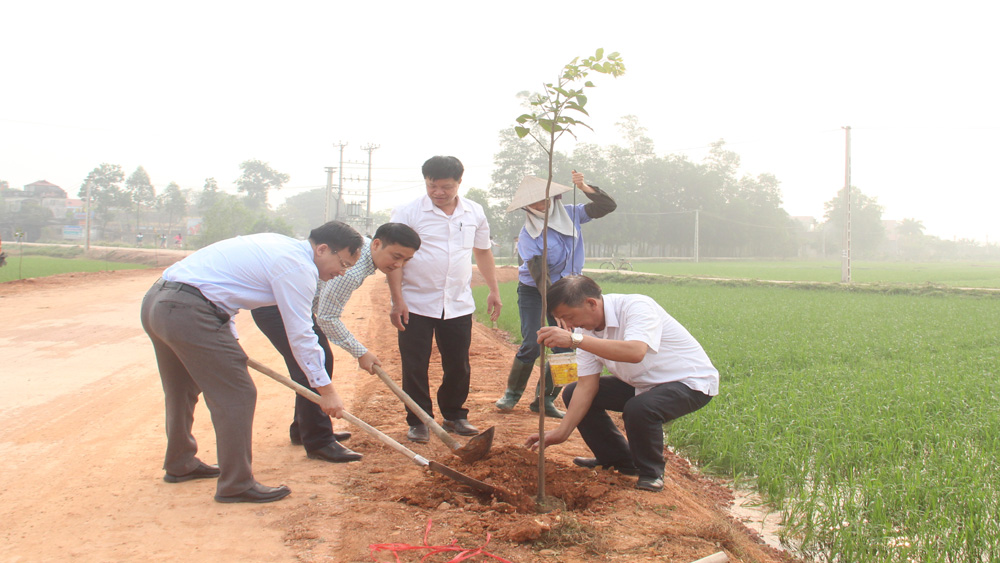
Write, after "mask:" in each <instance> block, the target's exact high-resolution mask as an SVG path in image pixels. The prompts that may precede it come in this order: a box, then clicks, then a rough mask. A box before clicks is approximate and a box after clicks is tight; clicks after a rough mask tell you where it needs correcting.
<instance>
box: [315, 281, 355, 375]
mask: <svg viewBox="0 0 1000 563" xmlns="http://www.w3.org/2000/svg"><path fill="white" fill-rule="evenodd" d="M353 270H354V268H351V270H348V273H347V274H344V275H343V276H340V277H337V278H334V279H332V280H330V281H328V282H326V283H325V284H321V287H320V289H319V292H318V294H317V302H316V307H315V309H316V324H318V325H319V328H320V329H321V330H322V331H323V333H324V334H326V337H327V338H329V339H330V342H332V343H333V344H335V345H337V346H339V347H341V348H343V349H344V350H346V351H347V352H348V353H349V354H351V356H354V358H355V359H357V358H360V357H361V356H364V355H365V354H366V353H368V349H367V348H365V347H364V345H363V344H361V343H360V342H358V339H357V338H355V337H354V335H353V334H351V331H349V330H347V326H346V325H345V324H344V321H343V320H341V318H340V317H341V315H342V314H343V312H344V305H345V304H346V303H347V300H348V299H350V298H351V294H352V293H353V292H354V290H355V289H356V288H357V287H359V286H360V285H361V281H362V280H361V279H355V278H357V277H360V276H362V275H363V273H360V272H359V273H355V272H353Z"/></svg>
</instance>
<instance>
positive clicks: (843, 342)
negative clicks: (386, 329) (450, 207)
mask: <svg viewBox="0 0 1000 563" xmlns="http://www.w3.org/2000/svg"><path fill="white" fill-rule="evenodd" d="M599 283H601V285H602V287H603V288H604V290H605V292H607V293H642V294H646V295H649V296H651V297H653V298H654V299H655V300H656V301H657V302H659V303H660V304H662V305H663V306H664V308H665V309H666V310H667V311H668V312H669V313H670V314H671V315H673V316H674V317H675V318H676V319H677V320H679V321H680V322H681V323H682V324H683V325H684V326H686V327H687V328H688V329H689V330H690V331H691V333H692V334H693V335H694V336H695V337H696V338H697V339H698V340H699V341H700V342H701V343H702V345H703V346H704V347H705V349H706V350H707V352H708V355H709V357H710V358H711V359H712V361H713V363H715V365H716V366H717V367H718V368H719V371H720V372H721V374H722V376H721V379H722V382H721V393H720V395H719V396H718V397H716V398H715V399H713V401H712V402H711V403H710V404H709V405H708V406H707V407H706V408H705V409H702V410H701V411H699V412H697V413H695V414H693V415H691V416H687V417H684V418H682V419H680V420H678V421H676V422H675V423H674V424H673V425H672V426H671V427H670V429H669V442H670V443H671V444H673V445H674V446H675V447H677V448H679V449H680V450H681V451H683V452H684V453H685V454H686V455H688V456H689V457H691V458H692V459H695V460H697V461H698V462H699V463H700V464H701V466H702V467H703V468H704V469H705V470H707V471H709V472H715V473H718V474H725V475H729V476H735V477H737V478H738V479H742V480H745V481H747V482H748V483H749V484H751V485H754V486H755V488H756V489H757V490H758V491H759V492H761V493H762V494H763V495H764V496H765V498H766V499H767V500H768V501H769V502H770V503H773V504H774V505H775V506H776V507H778V509H779V510H781V511H783V512H785V513H786V515H787V521H788V527H787V528H786V531H787V533H789V534H794V535H795V536H797V537H799V538H800V539H801V540H802V541H803V542H804V543H803V546H804V548H805V549H806V550H808V551H809V552H810V553H811V554H815V555H818V556H820V557H821V558H825V560H827V561H841V562H847V561H866V562H867V561H875V562H883V561H884V562H895V561H926V562H934V561H942V562H944V561H949V562H954V561H996V560H1000V536H998V534H997V533H996V530H998V529H1000V481H998V480H997V478H996V475H997V474H1000V414H998V409H997V405H998V403H1000V377H998V376H1000V373H998V371H1000V367H998V366H1000V361H998V353H997V350H1000V331H998V330H997V328H996V327H998V326H1000V298H997V296H996V292H993V293H991V294H987V293H985V292H984V293H982V294H976V293H974V292H973V293H969V292H959V291H956V290H954V289H952V288H950V287H947V286H941V287H939V286H931V285H927V286H909V285H902V286H894V285H892V284H884V283H883V284H875V285H873V286H872V287H871V288H868V289H864V290H859V289H857V288H854V287H853V286H850V287H848V286H841V285H839V284H836V285H833V286H829V285H823V284H815V285H812V284H806V285H805V286H804V287H800V286H787V285H785V286H782V285H775V284H763V283H755V282H752V281H739V282H718V283H709V282H701V281H696V280H691V279H685V280H677V279H673V280H670V279H666V280H665V279H663V278H655V277H654V278H651V279H641V280H640V279H637V278H633V277H627V276H612V275H609V276H601V277H599ZM509 285H511V286H513V285H514V284H509ZM507 291H511V290H510V288H506V287H505V288H503V289H502V293H501V295H502V298H503V299H504V303H505V305H506V306H505V309H515V308H516V296H514V297H513V298H510V300H508V297H507V293H505V292H507ZM481 299H482V298H481ZM501 326H503V324H502V325H501Z"/></svg>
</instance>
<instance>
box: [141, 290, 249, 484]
mask: <svg viewBox="0 0 1000 563" xmlns="http://www.w3.org/2000/svg"><path fill="white" fill-rule="evenodd" d="M163 284H164V282H163V280H158V281H157V282H156V283H154V284H153V287H151V288H150V289H149V291H148V292H146V296H145V297H144V298H143V300H142V309H141V312H140V319H141V321H142V328H143V330H145V331H146V334H148V335H149V339H150V341H152V343H153V351H154V352H155V353H156V364H157V367H158V368H159V370H160V381H161V383H162V384H163V396H164V403H165V407H166V431H167V453H166V456H165V457H164V461H163V468H164V469H165V470H166V471H167V473H170V474H172V475H184V474H186V473H190V472H191V471H194V470H195V469H197V468H198V464H199V463H200V460H199V459H198V458H197V457H196V455H197V453H198V443H197V442H196V441H195V439H194V435H193V434H192V433H191V427H192V425H193V423H194V407H195V405H196V404H197V403H198V395H199V394H204V395H205V404H206V405H208V410H209V412H210V413H211V415H212V425H213V426H214V427H215V441H216V449H217V452H218V453H217V456H218V460H219V469H220V471H221V475H220V476H219V482H218V483H217V484H216V493H217V494H219V495H223V496H228V495H237V494H240V493H243V492H245V491H247V490H248V489H250V488H251V487H252V486H253V485H254V478H253V470H252V469H251V461H252V459H253V452H252V448H251V444H252V439H251V438H252V436H253V415H254V409H255V407H256V405H257V387H256V386H254V383H253V379H251V378H250V374H249V373H248V372H247V355H246V353H244V352H243V349H242V348H241V347H240V345H239V343H237V342H236V337H234V336H233V333H232V331H230V330H229V315H228V314H226V313H225V312H224V311H222V310H221V309H219V308H218V307H216V306H215V305H214V304H212V303H210V302H209V301H206V300H205V298H204V297H201V295H200V294H199V293H197V291H194V292H190V291H183V290H181V289H178V288H176V287H175V288H172V289H167V288H164V287H163ZM187 289H188V290H192V289H193V288H187Z"/></svg>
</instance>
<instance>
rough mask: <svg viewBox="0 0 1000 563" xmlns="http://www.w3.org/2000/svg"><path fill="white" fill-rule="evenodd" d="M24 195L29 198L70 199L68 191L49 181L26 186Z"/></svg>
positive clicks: (40, 181)
mask: <svg viewBox="0 0 1000 563" xmlns="http://www.w3.org/2000/svg"><path fill="white" fill-rule="evenodd" d="M24 193H25V195H27V196H28V197H36V198H53V199H59V198H61V199H66V198H67V197H68V196H67V195H66V190H64V189H62V188H60V187H59V186H57V185H55V184H53V183H52V182H49V181H47V180H39V181H37V182H32V183H30V184H28V185H26V186H24Z"/></svg>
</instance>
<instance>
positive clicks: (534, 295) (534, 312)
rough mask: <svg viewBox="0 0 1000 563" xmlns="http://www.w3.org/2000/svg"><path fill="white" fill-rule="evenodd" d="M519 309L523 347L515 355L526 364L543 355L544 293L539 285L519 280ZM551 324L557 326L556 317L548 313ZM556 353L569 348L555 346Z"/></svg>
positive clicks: (567, 350)
mask: <svg viewBox="0 0 1000 563" xmlns="http://www.w3.org/2000/svg"><path fill="white" fill-rule="evenodd" d="M517 310H518V313H519V314H520V315H521V338H522V341H521V347H520V348H518V349H517V354H516V355H515V356H514V357H515V358H517V360H518V361H520V362H521V363H524V364H534V363H535V360H537V359H538V356H539V355H541V348H540V345H539V344H538V329H539V328H541V327H542V294H541V292H539V291H538V288H537V287H532V286H530V285H526V284H523V283H520V282H518V284H517ZM548 319H549V326H556V319H555V317H553V316H552V315H548ZM552 350H553V351H554V352H555V353H557V354H558V353H561V352H569V351H570V349H569V348H553V349H552Z"/></svg>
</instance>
